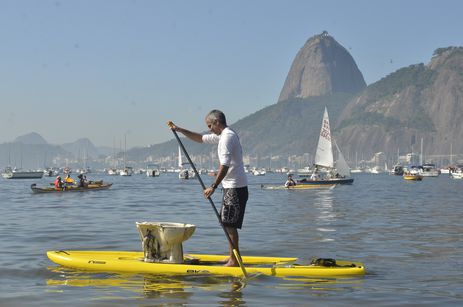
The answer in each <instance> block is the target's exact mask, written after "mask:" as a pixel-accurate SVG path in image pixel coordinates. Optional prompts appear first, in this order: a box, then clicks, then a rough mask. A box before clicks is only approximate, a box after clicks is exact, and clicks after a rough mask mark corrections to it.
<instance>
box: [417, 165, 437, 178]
mask: <svg viewBox="0 0 463 307" xmlns="http://www.w3.org/2000/svg"><path fill="white" fill-rule="evenodd" d="M439 173H440V171H439V170H438V169H437V168H436V165H434V164H432V163H426V164H423V165H422V166H421V168H420V175H422V176H423V177H438V176H439Z"/></svg>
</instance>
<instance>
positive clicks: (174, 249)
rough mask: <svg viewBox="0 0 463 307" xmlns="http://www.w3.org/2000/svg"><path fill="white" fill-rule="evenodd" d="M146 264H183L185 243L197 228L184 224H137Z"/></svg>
mask: <svg viewBox="0 0 463 307" xmlns="http://www.w3.org/2000/svg"><path fill="white" fill-rule="evenodd" d="M136 225H137V229H138V232H139V234H140V239H141V241H142V247H143V252H144V258H145V259H144V260H145V262H166V263H183V246H182V243H183V241H186V240H188V239H189V238H190V237H191V236H192V235H193V233H194V232H195V229H196V226H195V225H193V224H184V223H169V222H137V223H136Z"/></svg>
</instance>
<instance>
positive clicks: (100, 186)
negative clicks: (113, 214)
mask: <svg viewBox="0 0 463 307" xmlns="http://www.w3.org/2000/svg"><path fill="white" fill-rule="evenodd" d="M112 185H113V184H112V183H91V184H88V185H87V186H86V187H78V186H65V187H64V188H61V189H60V188H55V187H46V188H39V187H37V185H36V184H35V183H33V184H32V185H31V189H32V192H34V193H62V192H85V191H95V190H106V189H109V188H110V187H111V186H112Z"/></svg>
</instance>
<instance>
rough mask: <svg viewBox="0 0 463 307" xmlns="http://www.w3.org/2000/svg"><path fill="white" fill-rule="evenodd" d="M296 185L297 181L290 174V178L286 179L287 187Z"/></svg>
mask: <svg viewBox="0 0 463 307" xmlns="http://www.w3.org/2000/svg"><path fill="white" fill-rule="evenodd" d="M295 185H296V182H295V181H294V179H293V175H291V174H289V175H288V180H286V182H285V187H286V188H287V187H292V186H295Z"/></svg>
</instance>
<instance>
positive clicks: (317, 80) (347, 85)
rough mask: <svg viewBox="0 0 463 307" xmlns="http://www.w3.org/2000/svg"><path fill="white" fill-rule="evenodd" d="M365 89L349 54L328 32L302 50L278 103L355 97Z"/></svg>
mask: <svg viewBox="0 0 463 307" xmlns="http://www.w3.org/2000/svg"><path fill="white" fill-rule="evenodd" d="M365 87H366V84H365V80H364V79H363V75H362V73H361V72H360V70H359V69H358V67H357V64H356V63H355V61H354V59H353V58H352V56H351V55H350V54H349V52H348V51H347V50H346V49H345V48H344V47H343V46H341V45H340V44H339V43H338V42H337V41H336V40H335V39H334V38H333V37H331V36H330V35H328V33H327V32H326V31H325V32H323V33H322V34H319V35H315V36H314V37H312V38H310V39H309V40H308V41H307V42H306V43H305V45H304V46H303V47H302V48H301V50H299V52H298V53H297V55H296V58H295V59H294V61H293V63H292V65H291V69H290V70H289V73H288V76H287V77H286V81H285V83H284V86H283V89H282V90H281V93H280V97H279V99H278V102H281V101H286V100H288V99H293V98H307V97H316V96H324V95H330V94H334V93H350V94H355V93H358V92H360V91H361V90H363V89H364V88H365Z"/></svg>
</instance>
